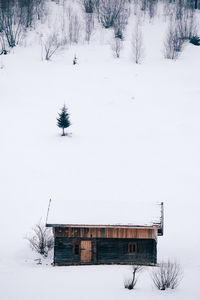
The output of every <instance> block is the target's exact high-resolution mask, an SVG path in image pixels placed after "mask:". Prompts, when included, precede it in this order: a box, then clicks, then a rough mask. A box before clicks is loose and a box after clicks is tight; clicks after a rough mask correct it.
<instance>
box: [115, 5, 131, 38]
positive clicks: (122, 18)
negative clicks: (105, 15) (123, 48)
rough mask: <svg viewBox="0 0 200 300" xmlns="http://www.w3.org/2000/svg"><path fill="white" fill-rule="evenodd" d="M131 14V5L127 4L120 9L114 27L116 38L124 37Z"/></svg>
mask: <svg viewBox="0 0 200 300" xmlns="http://www.w3.org/2000/svg"><path fill="white" fill-rule="evenodd" d="M126 4H127V3H126ZM129 16H130V7H129V5H125V6H124V7H123V9H121V10H120V12H119V14H118V15H117V16H116V18H115V20H114V24H113V27H114V33H115V37H116V38H120V39H123V38H124V31H125V28H126V26H127V24H128V19H129Z"/></svg>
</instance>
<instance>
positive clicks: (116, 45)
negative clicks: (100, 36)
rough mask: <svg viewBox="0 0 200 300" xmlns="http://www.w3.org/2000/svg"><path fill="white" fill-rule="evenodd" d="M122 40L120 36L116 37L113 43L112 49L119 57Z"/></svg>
mask: <svg viewBox="0 0 200 300" xmlns="http://www.w3.org/2000/svg"><path fill="white" fill-rule="evenodd" d="M122 43H123V42H122V40H121V39H120V38H114V40H113V43H112V50H113V51H114V55H115V57H117V58H119V57H120V52H121V50H122V47H123V45H122Z"/></svg>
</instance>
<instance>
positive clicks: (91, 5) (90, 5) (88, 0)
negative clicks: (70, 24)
mask: <svg viewBox="0 0 200 300" xmlns="http://www.w3.org/2000/svg"><path fill="white" fill-rule="evenodd" d="M81 2H82V6H83V8H84V11H85V13H87V14H92V13H94V10H95V0H81Z"/></svg>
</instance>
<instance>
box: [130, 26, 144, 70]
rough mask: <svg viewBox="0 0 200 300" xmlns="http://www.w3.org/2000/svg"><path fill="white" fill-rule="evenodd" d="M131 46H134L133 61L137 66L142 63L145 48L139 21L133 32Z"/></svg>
mask: <svg viewBox="0 0 200 300" xmlns="http://www.w3.org/2000/svg"><path fill="white" fill-rule="evenodd" d="M131 46H132V56H133V60H134V61H135V63H136V64H139V63H141V62H142V59H143V57H144V48H143V38H142V29H141V25H140V22H139V20H137V22H136V24H135V27H134V30H133V34H132V40H131Z"/></svg>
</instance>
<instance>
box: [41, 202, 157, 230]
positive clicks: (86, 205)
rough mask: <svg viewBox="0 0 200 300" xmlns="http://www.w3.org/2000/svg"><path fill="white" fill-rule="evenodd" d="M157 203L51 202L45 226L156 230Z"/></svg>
mask: <svg viewBox="0 0 200 300" xmlns="http://www.w3.org/2000/svg"><path fill="white" fill-rule="evenodd" d="M160 218H161V205H160V203H155V202H154V203H149V202H141V201H140V202H137V201H131V202H130V201H129V202H126V201H121V202H119V201H118V202H115V201H101V202H95V201H83V202H80V201H79V202H76V201H73V202H70V201H69V200H52V201H51V203H50V207H49V211H48V216H47V221H46V223H47V224H46V225H47V227H67V226H68V227H70V226H73V227H113V226H115V227H136V228H138V227H142V228H145V227H148V228H151V227H152V228H156V227H159V225H160V221H161V219H160Z"/></svg>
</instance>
